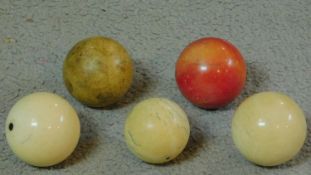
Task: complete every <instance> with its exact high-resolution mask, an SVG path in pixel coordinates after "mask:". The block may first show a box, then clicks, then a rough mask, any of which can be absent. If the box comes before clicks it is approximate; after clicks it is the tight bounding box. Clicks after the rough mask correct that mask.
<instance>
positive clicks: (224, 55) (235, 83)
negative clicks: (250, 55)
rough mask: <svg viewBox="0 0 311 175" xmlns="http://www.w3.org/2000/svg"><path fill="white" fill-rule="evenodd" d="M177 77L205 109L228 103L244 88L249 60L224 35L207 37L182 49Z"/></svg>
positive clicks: (186, 92) (186, 93)
mask: <svg viewBox="0 0 311 175" xmlns="http://www.w3.org/2000/svg"><path fill="white" fill-rule="evenodd" d="M175 79H176V82H177V85H178V88H179V90H180V91H181V93H182V95H184V96H185V97H186V99H188V100H189V101H190V102H191V103H193V104H194V105H197V106H199V107H201V108H205V109H216V108H220V107H224V106H226V105H227V104H229V103H230V102H232V101H233V100H234V99H235V98H236V97H237V96H238V95H239V94H240V93H241V91H242V89H243V87H244V84H245V80H246V64H245V61H244V58H243V56H242V54H241V53H240V51H239V50H238V48H237V47H235V46H234V45H233V44H231V43H230V42H229V41H226V40H224V39H221V38H214V37H207V38H201V39H198V40H196V41H193V42H192V43H190V44H189V45H188V46H187V47H186V48H185V49H183V51H182V52H181V54H180V56H179V58H178V60H177V62H176V69H175Z"/></svg>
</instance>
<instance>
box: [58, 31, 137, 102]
mask: <svg viewBox="0 0 311 175" xmlns="http://www.w3.org/2000/svg"><path fill="white" fill-rule="evenodd" d="M133 71H134V68H133V63H132V59H131V58H130V56H129V54H128V53H127V51H126V49H125V48H124V47H123V46H122V45H121V44H120V43H119V42H117V41H115V40H114V39H111V38H107V37H104V36H95V37H89V38H86V39H83V40H81V41H79V42H78V43H77V44H75V45H74V46H73V48H72V49H71V50H70V51H69V53H68V54H67V57H66V59H65V61H64V66H63V78H64V82H65V85H66V87H67V89H68V91H69V92H70V94H71V95H73V96H74V97H75V98H76V99H78V100H79V101H80V102H82V103H83V104H86V105H88V106H91V107H105V106H109V105H112V104H114V103H116V102H118V101H119V100H120V99H121V98H122V97H123V96H124V94H125V93H126V92H127V91H128V90H129V88H130V86H131V84H132V80H133Z"/></svg>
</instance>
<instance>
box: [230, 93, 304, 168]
mask: <svg viewBox="0 0 311 175" xmlns="http://www.w3.org/2000/svg"><path fill="white" fill-rule="evenodd" d="M306 133H307V125H306V119H305V116H304V113H303V111H302V109H301V108H300V107H299V106H298V104H297V103H296V102H295V101H294V100H293V99H291V98H290V97H288V96H286V95H285V94H282V93H279V92H261V93H257V94H255V95H253V96H251V97H249V98H247V99H246V100H245V101H244V102H242V103H241V104H240V106H239V107H238V108H237V110H236V112H235V114H234V117H233V120H232V137H233V141H234V143H235V145H236V147H237V148H238V150H239V151H240V152H241V154H242V155H243V156H244V157H245V158H246V159H248V160H249V161H251V162H253V163H255V164H258V165H261V166H275V165H279V164H282V163H285V162H287V161H288V160H290V159H292V158H293V157H294V156H295V155H296V154H297V153H298V152H299V150H300V149H301V147H302V146H303V144H304V141H305V138H306Z"/></svg>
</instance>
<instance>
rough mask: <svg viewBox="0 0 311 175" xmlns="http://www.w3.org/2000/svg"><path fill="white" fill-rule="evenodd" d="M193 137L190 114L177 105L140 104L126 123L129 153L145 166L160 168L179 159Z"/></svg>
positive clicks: (156, 101)
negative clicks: (190, 137)
mask: <svg viewBox="0 0 311 175" xmlns="http://www.w3.org/2000/svg"><path fill="white" fill-rule="evenodd" d="M189 134H190V126H189V122H188V118H187V115H186V113H185V112H184V111H183V110H182V109H181V108H180V107H179V106H178V105H177V104H176V103H175V102H173V101H171V100H168V99H165V98H150V99H147V100H144V101H142V102H140V103H139V104H137V105H136V106H135V107H134V109H133V110H132V111H131V112H130V114H129V115H128V117H127V119H126V123H125V127H124V135H125V140H126V143H127V145H128V147H129V149H130V150H131V151H132V152H133V153H134V154H135V155H136V156H137V157H138V158H140V159H142V160H143V161H145V162H148V163H153V164H160V163H165V162H168V161H170V160H172V159H174V158H176V157H177V156H178V155H179V154H180V153H181V152H182V151H183V149H184V148H185V146H186V144H187V142H188V139H189Z"/></svg>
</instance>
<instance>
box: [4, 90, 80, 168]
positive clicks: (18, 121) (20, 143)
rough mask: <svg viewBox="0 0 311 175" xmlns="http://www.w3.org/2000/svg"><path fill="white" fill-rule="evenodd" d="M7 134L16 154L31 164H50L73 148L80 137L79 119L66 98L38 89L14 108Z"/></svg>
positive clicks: (66, 155)
mask: <svg viewBox="0 0 311 175" xmlns="http://www.w3.org/2000/svg"><path fill="white" fill-rule="evenodd" d="M5 134H6V139H7V142H8V144H9V146H10V148H11V150H12V151H13V152H14V153H15V155H16V156H17V157H19V158H20V159H21V160H23V161H25V162H26V163H28V164H30V165H33V166H38V167H47V166H52V165H55V164H58V163H60V162H62V161H63V160H65V159H66V158H67V157H68V156H69V155H70V154H71V153H72V152H73V151H74V149H75V147H76V145H77V143H78V140H79V137H80V121H79V118H78V116H77V113H76V111H75V110H74V108H73V107H72V106H71V105H70V104H69V103H68V102H67V101H66V100H65V99H63V98H62V97H60V96H58V95H56V94H52V93H48V92H37V93H33V94H30V95H27V96H25V97H23V98H22V99H20V100H19V101H18V102H17V103H16V104H15V105H14V106H13V107H12V109H11V110H10V112H9V114H8V117H7V119H6V123H5Z"/></svg>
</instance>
